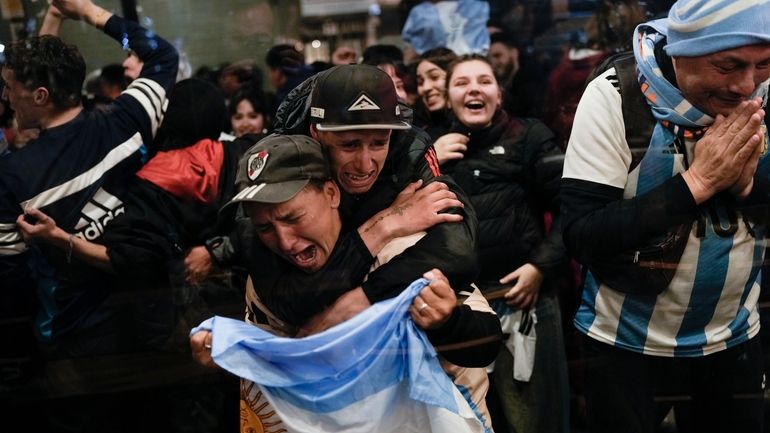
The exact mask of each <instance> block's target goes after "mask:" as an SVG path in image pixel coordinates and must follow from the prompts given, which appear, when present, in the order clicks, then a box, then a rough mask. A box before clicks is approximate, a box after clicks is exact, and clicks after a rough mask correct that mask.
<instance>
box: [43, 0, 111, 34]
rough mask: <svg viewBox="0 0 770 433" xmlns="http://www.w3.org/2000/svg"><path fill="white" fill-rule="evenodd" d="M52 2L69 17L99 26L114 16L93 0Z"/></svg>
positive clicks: (101, 26)
mask: <svg viewBox="0 0 770 433" xmlns="http://www.w3.org/2000/svg"><path fill="white" fill-rule="evenodd" d="M50 4H51V5H52V6H54V7H56V8H57V9H59V12H61V14H62V15H63V16H65V17H67V18H70V19H73V20H80V19H82V20H83V21H85V22H87V23H89V24H91V25H94V26H96V27H99V28H103V27H104V23H106V22H107V20H108V19H109V18H110V17H111V16H112V13H110V12H108V11H107V10H105V9H103V8H102V7H100V6H97V5H95V4H94V3H93V2H92V1H91V0H51V1H50Z"/></svg>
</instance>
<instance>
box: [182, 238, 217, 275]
mask: <svg viewBox="0 0 770 433" xmlns="http://www.w3.org/2000/svg"><path fill="white" fill-rule="evenodd" d="M211 266H212V265H211V254H209V251H208V250H207V249H206V247H203V246H197V247H192V248H190V251H188V252H187V255H186V256H185V258H184V269H185V281H187V282H188V283H190V284H196V283H200V282H201V281H203V280H205V279H206V278H208V276H209V274H210V273H211Z"/></svg>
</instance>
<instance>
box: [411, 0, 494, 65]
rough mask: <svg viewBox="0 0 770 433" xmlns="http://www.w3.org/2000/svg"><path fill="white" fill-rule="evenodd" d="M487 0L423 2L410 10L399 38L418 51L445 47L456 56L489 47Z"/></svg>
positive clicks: (486, 49) (484, 52) (418, 52)
mask: <svg viewBox="0 0 770 433" xmlns="http://www.w3.org/2000/svg"><path fill="white" fill-rule="evenodd" d="M487 21H489V3H487V2H486V1H484V0H457V1H439V2H431V1H424V2H422V3H419V4H418V5H416V6H415V7H413V8H412V9H411V10H410V11H409V16H408V17H407V19H406V22H405V23H404V27H403V28H402V29H401V38H403V39H404V40H405V41H406V42H408V43H409V44H410V45H411V46H412V48H414V50H415V51H416V52H417V54H422V53H424V52H425V51H428V50H430V49H432V48H438V47H446V48H449V49H451V50H452V51H454V52H455V53H456V54H457V55H461V54H469V53H479V54H486V53H487V51H488V50H489V32H488V31H487Z"/></svg>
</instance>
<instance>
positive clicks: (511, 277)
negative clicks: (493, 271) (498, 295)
mask: <svg viewBox="0 0 770 433" xmlns="http://www.w3.org/2000/svg"><path fill="white" fill-rule="evenodd" d="M512 281H516V283H515V284H514V285H513V287H511V289H510V290H508V292H507V293H506V294H505V303H506V304H508V305H510V306H512V307H516V308H520V309H525V308H531V307H534V306H535V304H536V303H537V298H538V296H539V295H540V286H541V285H542V284H543V273H542V272H541V271H540V269H538V268H537V267H536V266H535V265H533V264H531V263H526V264H524V265H522V266H521V267H519V268H518V269H516V270H515V271H513V272H511V273H510V274H508V275H506V276H504V277H503V278H501V279H500V283H502V284H508V283H510V282H512Z"/></svg>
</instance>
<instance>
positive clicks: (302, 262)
mask: <svg viewBox="0 0 770 433" xmlns="http://www.w3.org/2000/svg"><path fill="white" fill-rule="evenodd" d="M316 251H317V249H316V247H315V245H310V246H309V247H307V248H305V249H304V250H302V251H300V252H298V253H297V254H292V256H291V257H292V259H294V262H295V263H297V265H299V266H309V265H312V264H313V262H314V261H315V257H316Z"/></svg>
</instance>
